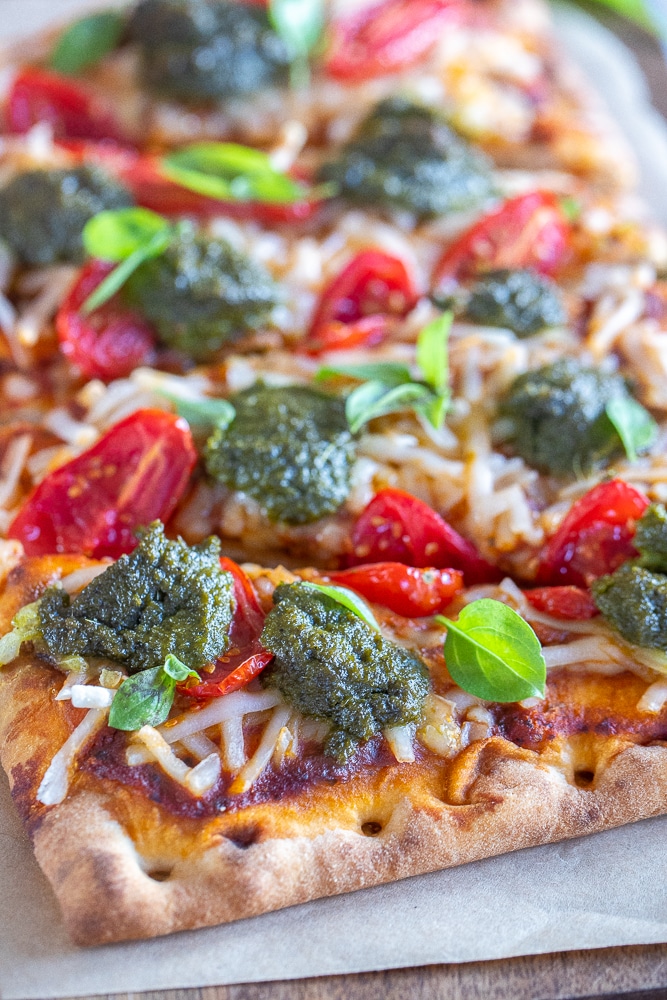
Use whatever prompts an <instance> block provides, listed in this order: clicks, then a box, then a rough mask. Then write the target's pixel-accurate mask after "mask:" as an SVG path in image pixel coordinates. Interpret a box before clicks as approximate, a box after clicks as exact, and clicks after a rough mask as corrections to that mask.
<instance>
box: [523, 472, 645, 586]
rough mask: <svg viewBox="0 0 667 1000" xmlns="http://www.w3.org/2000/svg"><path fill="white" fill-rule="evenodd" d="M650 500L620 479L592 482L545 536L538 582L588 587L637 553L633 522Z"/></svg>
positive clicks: (634, 523)
mask: <svg viewBox="0 0 667 1000" xmlns="http://www.w3.org/2000/svg"><path fill="white" fill-rule="evenodd" d="M648 505H649V500H648V497H646V496H645V495H644V494H643V493H641V492H640V491H639V490H637V489H635V488H634V486H630V485H629V484H628V483H625V482H623V480H622V479H612V480H611V481H610V482H608V483H600V484H599V485H598V486H594V487H593V489H592V490H589V492H588V493H586V494H585V496H583V497H581V499H580V500H577V502H576V503H575V504H574V505H573V507H572V510H571V511H570V512H569V514H568V515H567V516H566V518H565V520H564V521H563V523H562V524H561V526H560V527H559V528H558V530H557V531H556V532H555V534H554V535H552V536H551V538H550V539H549V540H548V541H547V543H546V545H545V547H544V549H543V551H542V554H541V557H540V563H539V566H538V571H537V582H538V583H544V584H573V585H574V586H575V587H587V586H589V584H590V583H591V582H592V581H593V580H596V579H597V578H598V577H600V576H604V575H605V574H606V573H613V572H614V570H615V569H618V567H619V566H620V565H621V563H624V562H626V560H628V559H632V558H633V557H634V556H636V555H637V552H636V550H635V548H634V546H633V544H632V539H633V538H634V534H635V525H636V522H637V520H638V519H639V518H640V517H641V516H642V514H643V513H644V511H645V510H646V508H647V507H648Z"/></svg>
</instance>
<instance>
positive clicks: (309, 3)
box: [269, 0, 325, 59]
mask: <svg viewBox="0 0 667 1000" xmlns="http://www.w3.org/2000/svg"><path fill="white" fill-rule="evenodd" d="M269 19H270V21H271V24H272V25H273V27H274V28H275V30H276V33H277V34H278V35H280V37H281V39H282V40H283V42H284V43H285V45H286V46H287V48H288V49H289V50H290V52H291V53H292V58H293V59H295V58H298V57H299V56H301V57H304V56H307V55H308V54H309V53H310V52H311V51H312V50H313V49H314V48H315V46H316V45H317V43H318V41H319V40H320V38H321V37H322V32H323V31H324V20H325V18H324V2H323V0H269Z"/></svg>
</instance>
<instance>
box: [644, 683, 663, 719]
mask: <svg viewBox="0 0 667 1000" xmlns="http://www.w3.org/2000/svg"><path fill="white" fill-rule="evenodd" d="M666 703H667V681H656V682H655V684H651V686H650V687H649V688H647V689H646V691H644V694H643V695H642V696H641V698H640V699H639V701H638V702H637V708H638V710H639V711H640V712H650V713H651V714H652V715H657V714H658V712H662V710H663V708H664V707H665V704H666Z"/></svg>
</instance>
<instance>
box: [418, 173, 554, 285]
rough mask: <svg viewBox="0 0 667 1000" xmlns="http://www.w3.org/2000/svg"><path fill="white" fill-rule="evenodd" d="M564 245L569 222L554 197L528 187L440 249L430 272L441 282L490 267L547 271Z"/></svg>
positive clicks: (547, 272) (457, 279)
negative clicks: (443, 249) (442, 252)
mask: <svg viewBox="0 0 667 1000" xmlns="http://www.w3.org/2000/svg"><path fill="white" fill-rule="evenodd" d="M569 246H570V224H569V222H568V220H567V218H566V216H565V213H564V212H563V209H562V208H561V205H560V203H559V201H558V199H557V198H556V196H555V195H553V194H551V193H550V192H546V191H533V192H531V193H530V194H522V195H519V196H518V197H517V198H510V199H509V201H505V202H503V204H502V205H500V207H499V208H496V209H494V211H492V212H489V214H488V215H485V216H483V217H482V218H481V219H480V220H479V221H478V222H476V223H475V225H474V226H472V228H471V229H469V230H468V231H467V232H465V233H464V234H463V235H462V236H460V237H459V238H458V240H456V241H455V242H454V243H453V244H452V246H450V247H449V248H448V249H447V250H445V252H444V254H443V255H442V257H441V258H440V260H439V261H438V263H437V264H436V267H435V271H434V272H433V286H434V288H435V289H436V291H437V290H438V289H439V288H440V287H441V286H443V285H444V286H445V287H446V286H447V284H449V283H452V282H458V281H465V279H466V278H472V277H475V275H477V274H480V273H481V272H483V271H488V270H491V269H496V268H508V269H510V270H516V269H517V268H526V267H530V268H533V269H534V270H535V271H539V273H540V274H545V275H550V274H553V273H554V271H555V270H556V269H557V268H558V267H559V266H560V264H561V263H562V262H563V260H564V259H565V257H566V256H567V254H568V250H569Z"/></svg>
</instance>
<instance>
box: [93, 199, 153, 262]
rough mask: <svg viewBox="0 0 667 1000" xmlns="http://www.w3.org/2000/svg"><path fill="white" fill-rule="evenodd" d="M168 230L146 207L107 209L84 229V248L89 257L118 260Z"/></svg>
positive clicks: (98, 214)
mask: <svg viewBox="0 0 667 1000" xmlns="http://www.w3.org/2000/svg"><path fill="white" fill-rule="evenodd" d="M170 228H171V227H170V225H169V223H168V222H167V220H166V219H165V218H164V217H163V216H161V215H158V214H157V212H151V211H150V210H149V209H148V208H118V209H108V210H107V211H104V212H98V213H97V215H94V216H93V217H92V219H89V220H88V222H87V223H86V225H85V226H84V227H83V245H84V247H85V250H86V253H88V254H90V256H91V257H99V258H100V260H112V261H121V260H125V259H126V258H127V257H129V256H130V254H133V253H134V252H135V250H138V249H139V248H140V247H143V246H145V245H146V244H147V243H149V242H150V240H152V239H153V237H154V236H157V235H158V234H160V233H165V232H167V231H168V230H169V229H170Z"/></svg>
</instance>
